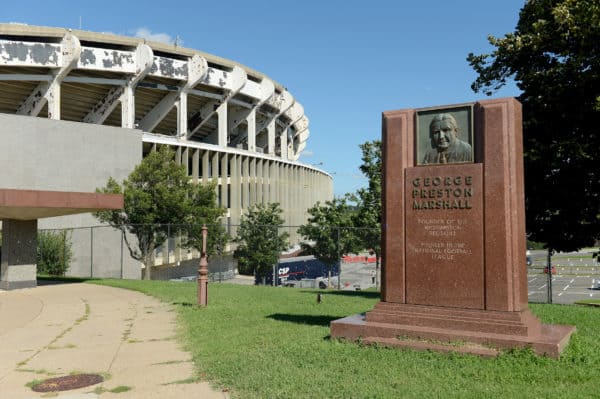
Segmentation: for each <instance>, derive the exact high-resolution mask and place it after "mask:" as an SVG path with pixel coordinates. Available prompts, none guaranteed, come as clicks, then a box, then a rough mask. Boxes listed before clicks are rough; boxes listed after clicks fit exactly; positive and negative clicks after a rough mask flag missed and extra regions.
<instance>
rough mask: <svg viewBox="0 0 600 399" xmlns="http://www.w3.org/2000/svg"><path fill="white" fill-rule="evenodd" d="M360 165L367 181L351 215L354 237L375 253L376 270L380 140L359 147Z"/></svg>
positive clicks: (378, 240)
mask: <svg viewBox="0 0 600 399" xmlns="http://www.w3.org/2000/svg"><path fill="white" fill-rule="evenodd" d="M360 149H361V150H362V164H361V165H360V171H361V172H362V173H363V174H364V175H365V176H366V177H367V178H368V179H369V185H368V187H367V188H360V189H358V191H357V192H356V200H357V205H358V206H357V211H356V213H355V214H354V215H353V225H354V226H356V235H357V236H358V238H359V239H360V241H361V244H363V245H364V246H365V247H366V248H368V249H370V250H372V251H373V252H374V253H375V258H376V262H377V263H376V266H375V268H376V270H378V269H379V260H380V258H381V216H382V213H381V201H382V197H381V177H382V173H383V164H382V161H381V140H373V141H367V142H366V143H363V144H361V145H360Z"/></svg>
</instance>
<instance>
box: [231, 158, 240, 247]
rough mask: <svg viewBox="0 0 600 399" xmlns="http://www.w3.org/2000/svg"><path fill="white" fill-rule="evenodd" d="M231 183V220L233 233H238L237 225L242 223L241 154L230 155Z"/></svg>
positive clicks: (233, 234)
mask: <svg viewBox="0 0 600 399" xmlns="http://www.w3.org/2000/svg"><path fill="white" fill-rule="evenodd" d="M230 165H231V173H230V176H231V177H230V178H229V181H230V184H229V194H230V196H231V198H230V200H229V216H230V220H231V225H232V226H231V235H232V236H235V235H236V234H237V225H238V224H240V213H241V195H240V185H241V182H240V177H241V176H240V175H241V173H240V172H241V171H240V155H231V156H230Z"/></svg>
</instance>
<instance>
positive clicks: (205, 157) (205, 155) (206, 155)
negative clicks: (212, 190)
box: [202, 150, 210, 184]
mask: <svg viewBox="0 0 600 399" xmlns="http://www.w3.org/2000/svg"><path fill="white" fill-rule="evenodd" d="M209 162H210V151H208V150H205V151H203V152H202V184H206V183H208V180H209V179H210V174H209V172H210V166H209V165H210V164H209Z"/></svg>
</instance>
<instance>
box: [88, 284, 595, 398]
mask: <svg viewBox="0 0 600 399" xmlns="http://www.w3.org/2000/svg"><path fill="white" fill-rule="evenodd" d="M93 282H94V283H96V284H106V285H111V286H115V287H123V288H130V289H135V290H139V291H142V292H144V293H147V294H150V295H153V296H156V297H158V298H159V299H161V300H162V301H165V302H168V303H172V304H174V305H175V307H176V309H177V311H178V313H179V321H180V325H181V339H182V343H183V344H184V346H185V348H186V349H187V350H189V351H190V352H191V353H192V356H193V359H194V362H195V364H196V366H197V369H198V373H199V375H201V376H202V379H207V380H210V381H213V382H214V383H215V384H216V385H218V386H220V387H226V388H228V389H230V390H231V391H232V394H233V396H234V397H239V398H498V397H501V398H506V397H510V398H513V397H522V398H567V397H568V398H592V397H600V339H599V338H600V332H599V331H600V328H599V327H600V309H598V308H589V307H579V306H561V305H533V304H532V305H531V308H532V310H533V311H534V312H535V313H536V314H537V315H538V316H539V317H541V318H542V320H544V322H547V323H558V324H573V325H576V326H577V332H576V333H575V334H574V335H573V336H572V338H571V343H570V345H569V346H568V348H567V349H566V350H565V352H564V353H563V355H562V357H561V358H560V359H559V360H554V359H549V358H546V357H539V356H536V355H534V354H533V352H532V351H531V350H514V351H509V352H505V353H503V354H501V355H500V356H499V357H498V358H480V357H477V356H472V355H459V354H449V355H444V354H438V353H433V352H415V351H411V350H398V349H388V348H382V347H361V346H359V345H357V344H355V343H348V342H340V341H336V340H331V339H330V338H329V322H330V321H331V320H335V319H337V318H340V317H344V316H347V315H350V314H354V313H360V312H365V311H367V310H370V309H371V308H372V307H373V305H375V303H376V302H377V301H378V294H377V293H375V292H360V291H359V292H343V291H342V292H337V291H331V292H329V291H327V292H325V291H320V292H321V293H322V295H323V301H322V303H321V304H317V301H316V294H317V291H314V290H302V289H292V288H272V287H253V286H237V285H230V284H210V285H209V306H208V307H207V308H204V309H202V308H198V307H197V306H195V303H196V298H197V297H196V288H197V285H196V284H195V283H173V282H157V281H150V282H145V281H135V280H100V281H93Z"/></svg>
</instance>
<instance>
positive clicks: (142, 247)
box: [95, 146, 224, 279]
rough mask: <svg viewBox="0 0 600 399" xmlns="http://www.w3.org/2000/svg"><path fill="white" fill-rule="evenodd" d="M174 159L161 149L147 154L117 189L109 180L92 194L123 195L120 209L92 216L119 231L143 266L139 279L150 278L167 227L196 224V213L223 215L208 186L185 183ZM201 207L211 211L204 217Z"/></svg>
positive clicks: (199, 215) (182, 173)
mask: <svg viewBox="0 0 600 399" xmlns="http://www.w3.org/2000/svg"><path fill="white" fill-rule="evenodd" d="M174 155H175V154H174V152H173V151H172V150H171V149H169V148H168V147H167V146H163V147H161V148H160V149H159V150H158V151H155V152H152V153H150V154H148V155H147V156H146V157H145V158H144V159H143V160H142V162H141V163H140V164H139V165H138V166H137V167H136V168H135V169H134V170H133V171H132V172H131V174H130V175H129V176H128V177H127V179H125V180H124V181H123V185H122V186H121V185H120V184H119V183H118V182H117V181H116V180H115V179H113V178H112V177H111V178H109V180H108V182H107V184H106V186H105V187H103V188H101V189H99V190H98V191H100V192H103V193H113V194H120V193H122V194H123V195H124V198H125V208H124V209H123V210H113V211H101V212H97V213H96V214H95V215H96V217H97V218H98V219H99V220H100V221H102V222H105V223H108V224H110V225H111V226H112V227H114V228H116V229H119V230H120V231H121V233H122V234H123V238H124V240H125V243H126V244H127V248H128V249H129V253H130V254H131V257H132V258H134V259H136V260H138V261H140V262H142V263H144V265H145V268H144V271H145V272H144V276H143V277H144V279H150V278H151V270H152V266H153V255H154V250H155V248H156V246H157V245H159V244H161V243H163V242H164V241H165V240H166V239H167V234H168V230H169V225H173V224H179V225H181V224H186V223H188V222H193V221H199V220H201V217H202V215H206V214H210V217H213V216H214V214H218V213H219V212H221V214H222V213H223V212H224V210H219V208H217V206H216V203H215V196H214V195H212V196H211V194H210V193H209V192H214V185H207V186H202V185H199V184H197V185H196V184H193V183H191V181H190V179H189V177H188V176H187V173H186V171H185V168H184V166H182V165H178V164H177V163H176V162H175V161H174ZM203 200H205V201H212V202H211V203H208V202H204V201H203ZM203 207H204V213H203V212H202V209H203ZM206 209H211V212H214V213H211V212H208V213H207V211H206ZM208 219H209V218H208V217H207V220H208ZM212 220H213V219H210V221H212ZM198 231H199V229H198ZM127 233H130V234H132V235H133V236H135V237H136V239H137V242H131V241H130V239H129V236H128V234H127ZM192 233H193V232H192ZM192 239H193V238H192ZM195 243H197V238H196V241H195ZM192 244H194V243H192Z"/></svg>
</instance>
